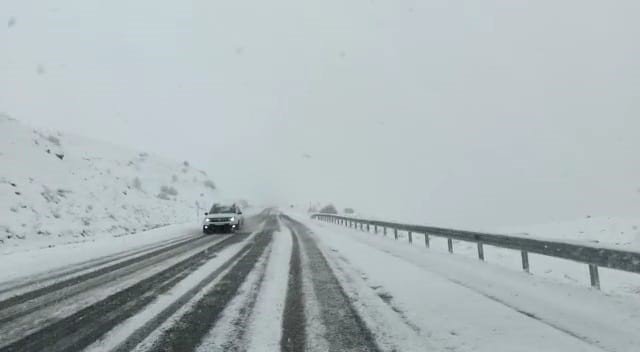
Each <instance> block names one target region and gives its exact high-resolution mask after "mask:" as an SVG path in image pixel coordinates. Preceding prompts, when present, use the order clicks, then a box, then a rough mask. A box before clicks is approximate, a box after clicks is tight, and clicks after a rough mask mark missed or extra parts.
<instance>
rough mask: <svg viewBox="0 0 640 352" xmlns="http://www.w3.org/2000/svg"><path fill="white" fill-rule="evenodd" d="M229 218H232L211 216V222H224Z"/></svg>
mask: <svg viewBox="0 0 640 352" xmlns="http://www.w3.org/2000/svg"><path fill="white" fill-rule="evenodd" d="M229 220H231V218H209V222H224V221H229Z"/></svg>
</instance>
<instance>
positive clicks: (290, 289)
mask: <svg viewBox="0 0 640 352" xmlns="http://www.w3.org/2000/svg"><path fill="white" fill-rule="evenodd" d="M289 231H291V229H289ZM291 240H292V248H291V259H290V264H289V283H288V286H287V297H286V303H285V307H284V319H283V325H282V340H281V341H280V346H281V350H282V351H283V352H299V351H304V347H305V340H306V338H305V335H306V334H305V333H306V331H305V325H306V324H305V320H306V319H305V314H304V295H303V291H302V264H301V261H302V259H301V256H300V242H299V241H298V237H297V236H295V235H294V234H293V232H292V231H291Z"/></svg>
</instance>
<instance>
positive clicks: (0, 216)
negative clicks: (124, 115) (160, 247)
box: [0, 114, 218, 254]
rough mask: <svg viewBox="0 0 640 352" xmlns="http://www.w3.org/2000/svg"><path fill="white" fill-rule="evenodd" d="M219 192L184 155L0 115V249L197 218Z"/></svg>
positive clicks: (118, 233) (40, 245) (113, 233)
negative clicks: (167, 155)
mask: <svg viewBox="0 0 640 352" xmlns="http://www.w3.org/2000/svg"><path fill="white" fill-rule="evenodd" d="M217 196H218V191H217V190H216V189H215V185H214V183H213V182H212V181H211V180H210V178H209V176H208V175H207V174H206V173H205V172H204V171H200V170H198V169H195V168H194V167H192V166H191V165H190V164H189V163H188V162H187V161H183V162H174V161H169V160H165V159H162V158H161V157H157V156H155V155H150V154H147V153H145V152H136V151H132V150H128V149H125V148H122V147H118V146H114V145H111V144H108V143H105V142H100V141H94V140H90V139H86V138H82V137H78V136H74V135H67V134H63V133H61V132H57V131H44V130H40V129H33V128H31V127H28V126H26V125H24V124H22V123H20V122H18V121H16V120H14V119H11V118H10V117H9V116H6V115H1V114H0V253H5V254H6V253H8V252H14V251H17V250H25V249H34V248H43V247H48V246H54V245H59V244H61V243H70V242H78V241H87V240H93V239H95V238H96V237H101V236H109V237H113V236H121V235H128V234H133V233H137V232H140V231H145V230H149V229H153V228H156V227H160V226H165V225H168V224H176V223H185V222H196V221H197V220H199V219H200V215H201V214H199V213H201V212H202V211H203V209H204V208H208V207H209V206H210V204H211V203H212V202H213V201H214V200H216V197H217ZM199 208H200V210H198V209H199Z"/></svg>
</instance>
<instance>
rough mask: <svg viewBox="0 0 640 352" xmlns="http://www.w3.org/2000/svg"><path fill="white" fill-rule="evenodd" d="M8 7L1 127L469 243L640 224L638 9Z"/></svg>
mask: <svg viewBox="0 0 640 352" xmlns="http://www.w3.org/2000/svg"><path fill="white" fill-rule="evenodd" d="M96 7H97V8H99V11H98V10H96ZM0 10H1V11H0V13H1V14H2V15H1V16H0V19H2V24H3V26H2V27H1V29H0V42H3V43H6V44H5V45H4V47H5V48H6V55H3V56H2V57H0V67H1V69H0V85H1V86H3V87H5V89H3V91H2V93H0V112H3V113H6V114H8V115H10V116H11V117H13V118H16V119H18V120H20V121H23V122H26V123H29V124H31V125H34V126H36V127H46V128H51V129H56V130H60V131H63V132H70V133H74V134H78V135H82V136H86V137H90V138H96V139H100V140H104V141H107V142H111V143H114V144H119V145H123V146H126V147H129V148H132V149H135V150H139V151H142V152H151V153H154V154H158V155H162V156H165V157H168V158H172V159H175V160H177V161H182V160H188V161H189V162H191V163H192V165H194V166H195V167H197V168H200V169H203V170H205V171H207V173H208V174H209V175H210V176H211V178H212V179H213V180H214V181H215V182H216V184H217V185H218V187H219V188H220V189H221V190H223V191H224V192H225V193H227V194H231V195H237V196H238V197H245V198H248V199H249V200H252V201H256V202H261V203H277V204H280V205H287V204H290V203H295V204H298V205H303V206H306V205H308V204H309V203H310V202H316V201H318V202H322V203H329V202H331V203H333V204H335V205H336V206H337V207H338V208H339V209H342V208H345V207H351V208H355V209H356V210H357V211H360V212H362V213H364V214H367V215H374V216H378V217H387V218H393V219H398V220H410V221H414V222H420V223H429V224H434V225H441V226H452V227H459V228H495V227H499V226H507V225H519V224H530V223H546V222H551V221H560V220H571V219H575V218H584V217H586V216H587V215H590V216H628V215H632V214H635V215H637V214H638V212H639V211H640V163H639V162H638V161H640V160H639V158H638V150H640V139H639V138H638V131H639V130H640V118H639V113H640V100H638V97H640V88H638V87H640V66H639V65H638V63H637V61H638V60H637V59H638V57H640V45H638V43H637V38H638V37H639V36H640V23H638V22H637V21H636V19H635V17H636V16H635V14H637V13H638V12H637V11H638V10H640V4H638V3H637V2H632V1H619V2H616V3H600V2H596V1H581V2H577V1H568V2H563V3H557V2H553V3H552V2H536V3H528V2H525V1H509V2H507V1H497V0H494V1H489V2H484V3H482V4H480V3H475V2H472V1H459V2H448V1H430V2H427V3H423V2H418V1H401V2H393V3H384V2H379V1H375V2H369V1H356V2H353V3H348V4H347V3H343V2H339V1H329V2H324V3H321V4H301V3H297V2H293V1H290V0H281V1H276V2H272V3H270V4H268V5H267V4H264V5H263V4H253V3H248V2H215V3H210V2H205V1H193V2H189V3H180V4H176V3H170V2H162V3H157V2H150V1H140V2H137V3H135V4H134V3H130V2H127V1H121V0H120V1H112V2H110V3H108V4H101V5H100V6H96V5H95V4H88V3H83V2H74V1H64V2H54V1H48V2H35V1H26V2H12V3H8V2H7V3H3V4H2V5H0ZM107 14H108V15H107ZM416 33H420V34H419V35H417V34H416Z"/></svg>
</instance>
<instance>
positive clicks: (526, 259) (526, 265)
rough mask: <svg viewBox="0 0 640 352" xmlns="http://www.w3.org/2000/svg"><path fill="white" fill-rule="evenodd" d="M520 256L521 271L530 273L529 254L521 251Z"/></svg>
mask: <svg viewBox="0 0 640 352" xmlns="http://www.w3.org/2000/svg"><path fill="white" fill-rule="evenodd" d="M520 254H521V255H522V270H524V271H525V272H526V273H530V271H529V252H526V251H521V252H520Z"/></svg>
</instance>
